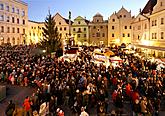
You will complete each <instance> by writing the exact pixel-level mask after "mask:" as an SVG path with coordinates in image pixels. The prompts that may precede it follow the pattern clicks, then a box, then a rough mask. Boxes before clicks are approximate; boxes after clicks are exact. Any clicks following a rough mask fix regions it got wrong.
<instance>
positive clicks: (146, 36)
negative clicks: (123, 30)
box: [132, 0, 165, 57]
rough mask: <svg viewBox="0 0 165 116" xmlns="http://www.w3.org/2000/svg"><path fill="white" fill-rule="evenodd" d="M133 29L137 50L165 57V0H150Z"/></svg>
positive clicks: (133, 24) (136, 19) (135, 21)
mask: <svg viewBox="0 0 165 116" xmlns="http://www.w3.org/2000/svg"><path fill="white" fill-rule="evenodd" d="M132 27H133V28H132V43H133V44H134V45H135V46H136V47H137V48H141V49H142V50H144V51H145V52H146V53H147V54H149V55H151V56H157V57H165V0H149V1H148V2H147V4H146V6H145V7H144V9H143V10H142V11H140V13H139V15H138V16H137V17H136V18H135V20H134V21H133V23H132Z"/></svg>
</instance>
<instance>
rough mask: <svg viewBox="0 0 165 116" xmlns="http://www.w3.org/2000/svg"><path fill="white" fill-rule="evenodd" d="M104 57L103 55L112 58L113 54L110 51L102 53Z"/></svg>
mask: <svg viewBox="0 0 165 116" xmlns="http://www.w3.org/2000/svg"><path fill="white" fill-rule="evenodd" d="M104 55H105V56H114V55H115V53H114V52H112V51H108V52H106V53H104Z"/></svg>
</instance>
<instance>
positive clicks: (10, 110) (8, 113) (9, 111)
mask: <svg viewBox="0 0 165 116" xmlns="http://www.w3.org/2000/svg"><path fill="white" fill-rule="evenodd" d="M14 110H15V104H14V103H13V102H12V100H10V102H9V105H8V106H7V108H6V110H5V114H6V116H13V113H14Z"/></svg>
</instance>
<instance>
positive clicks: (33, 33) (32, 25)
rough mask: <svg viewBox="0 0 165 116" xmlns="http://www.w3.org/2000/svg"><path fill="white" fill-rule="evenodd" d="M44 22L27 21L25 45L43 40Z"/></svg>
mask: <svg viewBox="0 0 165 116" xmlns="http://www.w3.org/2000/svg"><path fill="white" fill-rule="evenodd" d="M43 27H44V22H35V21H30V20H29V21H28V34H27V44H32V43H33V44H36V43H38V42H39V41H40V40H42V39H43V34H42V32H43V30H42V28H43Z"/></svg>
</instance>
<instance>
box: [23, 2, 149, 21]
mask: <svg viewBox="0 0 165 116" xmlns="http://www.w3.org/2000/svg"><path fill="white" fill-rule="evenodd" d="M22 1H24V2H26V3H27V4H28V16H29V20H32V21H37V22H43V21H44V20H45V18H46V16H47V15H48V10H49V9H50V13H51V14H52V15H55V14H56V13H57V12H58V13H60V14H61V15H62V16H63V17H64V18H68V15H69V11H71V20H74V19H75V18H76V17H77V16H82V17H86V19H88V20H92V18H93V16H94V15H95V14H96V13H100V14H101V15H102V16H103V18H104V20H108V17H110V16H111V15H112V14H113V13H114V12H115V11H116V12H117V11H119V10H120V8H121V7H122V6H123V7H124V8H125V9H127V10H128V11H130V10H131V14H132V16H137V15H138V13H139V9H140V8H141V9H143V8H144V6H145V5H146V3H147V1H148V0H22Z"/></svg>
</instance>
